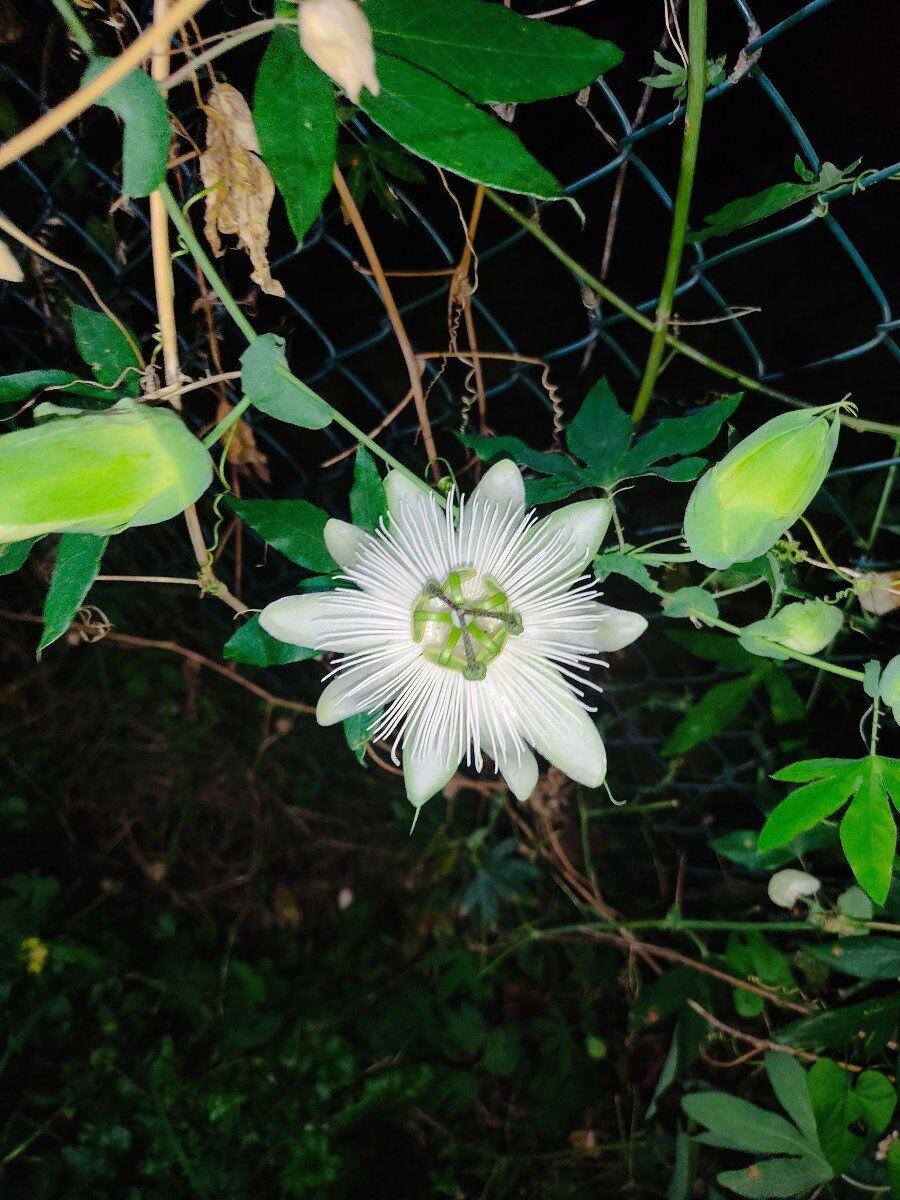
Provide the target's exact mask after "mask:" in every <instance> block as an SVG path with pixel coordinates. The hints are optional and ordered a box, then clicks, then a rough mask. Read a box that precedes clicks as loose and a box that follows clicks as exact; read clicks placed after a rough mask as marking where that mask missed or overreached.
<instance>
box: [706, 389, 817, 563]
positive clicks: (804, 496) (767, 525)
mask: <svg viewBox="0 0 900 1200" xmlns="http://www.w3.org/2000/svg"><path fill="white" fill-rule="evenodd" d="M839 407H840V406H839V405H832V406H830V407H829V408H818V409H806V410H803V411H800V412H789V413H783V414H782V415H781V416H778V417H774V418H773V419H772V420H771V421H766V423H765V425H761V426H760V428H759V429H757V430H756V432H755V433H752V434H751V435H750V436H749V437H747V438H744V440H743V441H742V442H739V443H738V445H737V446H735V447H734V449H733V450H731V451H730V452H729V453H728V454H726V455H725V457H724V458H723V459H722V461H721V462H720V463H717V464H716V465H715V466H714V467H713V468H712V470H710V471H707V473H706V474H705V475H704V476H703V478H702V479H701V480H700V482H699V483H698V484H697V486H696V487H695V488H694V490H693V492H692V493H691V498H690V500H689V501H688V506H687V512H686V513H685V517H684V536H685V538H686V540H687V544H688V545H689V546H690V548H691V552H692V553H693V554H694V556H695V558H697V560H698V561H699V562H701V563H703V565H704V566H707V567H715V568H717V569H718V570H722V569H723V568H724V567H730V566H732V564H734V563H736V562H747V561H748V560H749V559H751V558H757V557H759V555H760V554H764V553H765V552H766V551H767V550H769V549H770V548H771V547H772V546H773V545H774V544H775V542H777V541H778V539H779V538H780V537H781V535H782V534H783V533H784V532H785V530H786V529H788V528H790V526H791V525H793V523H794V521H796V520H797V518H798V517H799V516H800V514H801V513H802V512H803V510H804V509H805V508H806V507H807V505H808V504H809V502H810V501H811V500H812V498H813V496H815V494H816V492H817V491H818V490H819V488H820V487H821V486H822V481H823V480H824V478H825V475H826V474H827V472H828V468H829V467H830V466H831V460H832V458H833V457H834V452H835V449H836V448H837V440H838V431H839V425H840V423H839V421H838V419H837V412H838V408H839Z"/></svg>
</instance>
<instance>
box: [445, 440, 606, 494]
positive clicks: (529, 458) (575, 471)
mask: <svg viewBox="0 0 900 1200" xmlns="http://www.w3.org/2000/svg"><path fill="white" fill-rule="evenodd" d="M456 436H457V438H458V439H459V440H460V441H461V442H462V444H463V445H464V446H465V447H466V449H467V450H474V451H475V453H476V454H477V455H478V457H479V458H480V459H481V460H482V462H487V463H490V462H493V461H494V460H495V459H497V458H500V457H502V456H508V457H509V458H511V459H512V460H513V461H514V462H517V463H521V465H522V466H523V467H531V469H532V470H533V471H541V472H542V473H543V474H544V475H561V476H563V477H564V478H566V479H570V480H573V481H577V482H578V486H579V487H586V486H587V484H586V483H584V482H583V477H584V474H585V473H584V471H582V470H581V468H580V467H577V466H576V465H575V463H573V462H572V461H571V460H570V459H568V458H566V456H565V455H564V454H555V453H554V454H550V453H547V452H545V451H543V450H532V449H531V447H530V446H527V445H526V444H525V442H523V441H522V439H521V438H517V437H488V436H487V435H485V434H482V433H458V434H457V435H456Z"/></svg>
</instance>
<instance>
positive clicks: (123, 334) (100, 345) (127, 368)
mask: <svg viewBox="0 0 900 1200" xmlns="http://www.w3.org/2000/svg"><path fill="white" fill-rule="evenodd" d="M72 329H73V330H74V333H75V344H76V346H77V347H78V353H79V354H80V355H81V357H82V358H83V359H84V361H85V362H86V363H87V364H88V366H89V367H90V368H91V370H92V371H93V373H94V378H95V379H96V380H97V382H98V383H101V384H103V386H104V387H119V388H121V390H122V391H123V392H124V393H125V394H126V395H128V396H138V395H140V390H141V362H140V359H139V358H138V356H137V352H136V350H135V346H136V345H137V342H136V340H135V337H134V334H133V333H132V332H131V330H126V329H125V328H124V327H123V326H119V325H117V324H116V323H115V321H113V320H112V319H111V318H110V317H108V316H107V315H106V313H105V312H99V311H97V310H96V309H93V308H84V307H83V306H82V305H80V304H73V305H72ZM42 386H46V383H44V384H43V385H42Z"/></svg>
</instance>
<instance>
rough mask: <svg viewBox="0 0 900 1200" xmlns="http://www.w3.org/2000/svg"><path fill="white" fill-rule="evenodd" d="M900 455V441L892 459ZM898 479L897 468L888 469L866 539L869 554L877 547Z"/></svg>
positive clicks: (895, 447) (895, 445) (895, 444)
mask: <svg viewBox="0 0 900 1200" xmlns="http://www.w3.org/2000/svg"><path fill="white" fill-rule="evenodd" d="M898 454H900V440H898V441H896V442H895V443H894V453H893V454H892V455H891V457H892V458H896V457H897V455H898ZM896 478H897V467H896V465H895V466H892V467H888V472H887V475H886V476H885V478H884V487H883V488H882V489H881V495H880V496H879V498H878V507H877V508H876V509H875V515H874V517H873V518H872V528H871V529H870V530H869V536H868V537H867V538H866V550H867V551H868V552H869V554H871V553H872V547H873V546H874V545H875V539H876V538H877V537H878V531H879V529H880V528H881V522H882V521H883V520H884V514H885V513H886V512H887V506H888V501H889V500H890V498H891V492H892V491H893V490H894V480H895V479H896Z"/></svg>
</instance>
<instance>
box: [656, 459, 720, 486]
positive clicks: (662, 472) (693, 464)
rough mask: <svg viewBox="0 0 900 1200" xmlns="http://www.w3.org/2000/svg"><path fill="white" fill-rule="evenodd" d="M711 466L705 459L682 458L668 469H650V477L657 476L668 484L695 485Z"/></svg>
mask: <svg viewBox="0 0 900 1200" xmlns="http://www.w3.org/2000/svg"><path fill="white" fill-rule="evenodd" d="M708 466H709V461H708V460H707V459H705V458H682V459H681V460H680V461H679V462H675V463H671V464H670V465H669V466H667V467H648V468H647V473H648V474H649V475H656V476H658V478H660V479H665V480H666V481H667V482H668V483H693V482H694V480H695V479H697V478H698V476H700V475H702V474H703V472H704V471H705V470H706V468H707V467H708Z"/></svg>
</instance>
